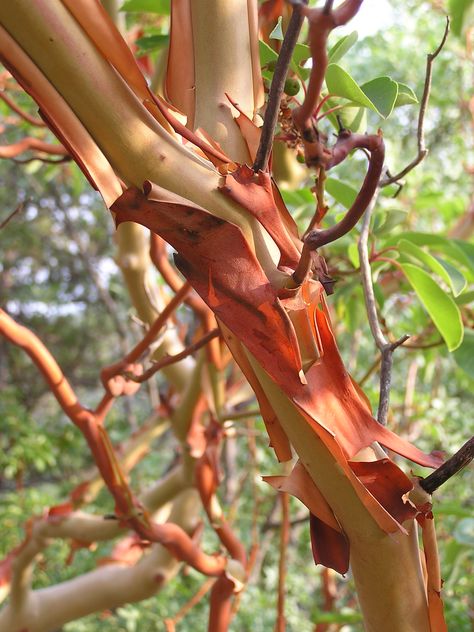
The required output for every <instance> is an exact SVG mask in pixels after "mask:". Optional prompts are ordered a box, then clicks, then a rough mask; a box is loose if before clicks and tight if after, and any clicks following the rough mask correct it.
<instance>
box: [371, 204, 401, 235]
mask: <svg viewBox="0 0 474 632" xmlns="http://www.w3.org/2000/svg"><path fill="white" fill-rule="evenodd" d="M379 215H380V214H377V216H376V217H378V216H379ZM406 218H407V212H406V211H405V210H402V209H394V210H388V211H385V212H384V218H383V220H382V221H381V222H380V223H378V224H374V233H376V234H377V235H382V234H383V233H388V232H390V231H391V230H393V229H394V228H395V227H396V226H399V225H400V224H401V223H402V222H404V221H405V220H406Z"/></svg>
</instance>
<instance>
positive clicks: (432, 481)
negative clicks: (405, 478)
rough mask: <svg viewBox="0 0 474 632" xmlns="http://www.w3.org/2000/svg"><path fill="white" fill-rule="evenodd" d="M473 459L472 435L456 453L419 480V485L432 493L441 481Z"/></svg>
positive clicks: (473, 441) (473, 442) (473, 439)
mask: <svg viewBox="0 0 474 632" xmlns="http://www.w3.org/2000/svg"><path fill="white" fill-rule="evenodd" d="M473 459H474V437H471V438H470V439H469V441H466V443H465V444H464V445H463V446H462V447H461V448H459V450H458V451H457V452H456V454H453V456H452V457H451V458H450V459H448V460H447V461H446V462H445V463H443V465H441V466H440V467H438V469H437V470H435V471H434V472H433V473H432V474H430V475H429V476H427V477H426V478H423V479H422V480H420V486H421V487H422V488H423V489H424V490H425V492H428V494H433V493H434V492H435V491H436V490H437V489H438V488H439V487H441V485H443V483H446V481H447V480H449V479H450V478H451V477H452V476H454V475H455V474H457V473H458V472H459V471H461V470H462V469H463V468H464V467H466V465H469V463H470V462H471V461H472V460H473Z"/></svg>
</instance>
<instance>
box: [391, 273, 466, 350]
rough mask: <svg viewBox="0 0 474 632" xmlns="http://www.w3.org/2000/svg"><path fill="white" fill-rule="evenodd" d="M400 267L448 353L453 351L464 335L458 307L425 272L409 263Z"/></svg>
mask: <svg viewBox="0 0 474 632" xmlns="http://www.w3.org/2000/svg"><path fill="white" fill-rule="evenodd" d="M401 267H402V269H403V272H404V273H405V276H406V278H407V279H408V281H409V283H410V285H411V286H412V287H413V289H414V290H415V292H416V294H417V296H418V298H419V299H420V301H421V303H422V305H423V306H424V308H425V309H426V311H427V312H428V314H429V315H430V317H431V319H432V321H433V323H434V324H435V325H436V328H437V329H438V331H439V333H440V334H441V335H442V337H443V338H444V341H445V342H446V345H447V347H448V349H449V351H454V350H455V349H457V348H458V347H459V346H460V344H461V342H462V339H463V334H464V327H463V323H462V320H461V314H460V312H459V308H458V306H457V305H456V303H455V302H454V301H453V299H452V298H451V297H450V296H448V294H446V292H444V291H443V290H442V289H441V288H440V287H439V284H438V283H436V281H434V280H433V279H432V278H431V276H430V275H429V274H428V273H427V272H425V271H424V270H422V269H421V268H419V267H417V266H415V265H413V264H411V263H402V264H401Z"/></svg>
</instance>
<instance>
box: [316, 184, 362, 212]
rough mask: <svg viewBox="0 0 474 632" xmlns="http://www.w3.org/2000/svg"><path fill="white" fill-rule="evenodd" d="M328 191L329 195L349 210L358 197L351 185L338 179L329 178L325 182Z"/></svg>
mask: <svg viewBox="0 0 474 632" xmlns="http://www.w3.org/2000/svg"><path fill="white" fill-rule="evenodd" d="M324 184H325V187H326V191H327V192H328V193H329V195H332V197H333V198H334V199H335V200H336V202H339V204H342V205H343V206H344V207H345V208H349V207H351V206H352V205H353V204H354V200H355V199H356V197H357V191H356V190H355V189H354V188H353V187H351V186H350V185H349V184H346V183H345V182H342V181H341V180H337V179H336V178H327V179H326V180H325V183H324Z"/></svg>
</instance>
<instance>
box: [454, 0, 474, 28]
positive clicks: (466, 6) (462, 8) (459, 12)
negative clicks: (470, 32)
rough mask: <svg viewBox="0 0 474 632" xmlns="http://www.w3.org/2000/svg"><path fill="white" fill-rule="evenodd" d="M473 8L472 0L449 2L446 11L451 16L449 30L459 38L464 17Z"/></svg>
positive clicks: (473, 1)
mask: <svg viewBox="0 0 474 632" xmlns="http://www.w3.org/2000/svg"><path fill="white" fill-rule="evenodd" d="M473 6H474V0H449V4H448V11H449V14H450V16H451V30H452V31H453V33H454V35H457V36H458V37H461V35H462V32H463V26H464V23H465V21H466V16H467V14H468V12H469V11H470V9H472V8H473Z"/></svg>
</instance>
